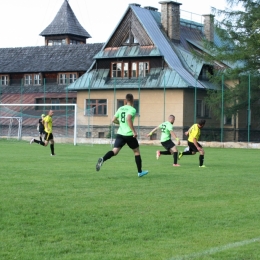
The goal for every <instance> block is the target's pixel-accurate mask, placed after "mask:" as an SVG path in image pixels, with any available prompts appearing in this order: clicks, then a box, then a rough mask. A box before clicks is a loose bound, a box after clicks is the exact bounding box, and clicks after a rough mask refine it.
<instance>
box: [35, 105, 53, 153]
mask: <svg viewBox="0 0 260 260" xmlns="http://www.w3.org/2000/svg"><path fill="white" fill-rule="evenodd" d="M53 114H54V112H53V110H50V111H49V113H48V115H47V116H45V117H44V118H43V125H44V132H45V136H44V140H45V141H44V142H43V141H42V140H36V139H34V138H32V140H31V141H30V144H32V143H37V144H40V145H42V146H47V145H48V144H49V142H50V148H51V156H54V155H55V153H54V139H53V134H52V116H53Z"/></svg>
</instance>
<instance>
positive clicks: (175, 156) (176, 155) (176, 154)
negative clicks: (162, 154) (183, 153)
mask: <svg viewBox="0 0 260 260" xmlns="http://www.w3.org/2000/svg"><path fill="white" fill-rule="evenodd" d="M177 160H178V152H174V153H173V163H174V164H177Z"/></svg>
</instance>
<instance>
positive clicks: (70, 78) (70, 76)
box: [58, 73, 77, 85]
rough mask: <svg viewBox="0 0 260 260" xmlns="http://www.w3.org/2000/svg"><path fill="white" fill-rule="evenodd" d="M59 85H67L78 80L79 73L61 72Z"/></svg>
mask: <svg viewBox="0 0 260 260" xmlns="http://www.w3.org/2000/svg"><path fill="white" fill-rule="evenodd" d="M58 77H59V80H58V81H59V85H67V84H69V83H73V82H74V81H76V80H77V73H59V76H58Z"/></svg>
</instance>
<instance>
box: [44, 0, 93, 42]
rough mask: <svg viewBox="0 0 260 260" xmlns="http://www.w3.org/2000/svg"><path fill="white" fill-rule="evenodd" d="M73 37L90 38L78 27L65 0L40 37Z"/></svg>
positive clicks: (77, 22)
mask: <svg viewBox="0 0 260 260" xmlns="http://www.w3.org/2000/svg"><path fill="white" fill-rule="evenodd" d="M67 34H70V35H75V36H80V37H85V38H91V36H90V35H89V33H88V32H87V31H86V30H85V29H84V28H83V27H82V26H81V25H80V23H79V21H78V20H77V18H76V16H75V14H74V13H73V11H72V9H71V7H70V5H69V3H68V1H67V0H64V3H63V5H62V6H61V8H60V10H59V11H58V13H57V15H56V16H55V18H54V20H53V21H52V22H51V24H50V25H49V26H48V27H47V28H46V29H45V30H43V31H42V32H41V33H40V35H41V36H48V35H67Z"/></svg>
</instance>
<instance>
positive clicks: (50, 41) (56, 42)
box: [48, 39, 66, 46]
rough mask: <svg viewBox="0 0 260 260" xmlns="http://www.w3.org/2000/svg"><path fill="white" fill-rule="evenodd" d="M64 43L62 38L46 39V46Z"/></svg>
mask: <svg viewBox="0 0 260 260" xmlns="http://www.w3.org/2000/svg"><path fill="white" fill-rule="evenodd" d="M65 44H66V40H65V39H62V40H48V46H53V45H65Z"/></svg>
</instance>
